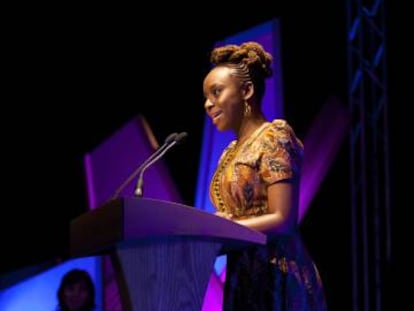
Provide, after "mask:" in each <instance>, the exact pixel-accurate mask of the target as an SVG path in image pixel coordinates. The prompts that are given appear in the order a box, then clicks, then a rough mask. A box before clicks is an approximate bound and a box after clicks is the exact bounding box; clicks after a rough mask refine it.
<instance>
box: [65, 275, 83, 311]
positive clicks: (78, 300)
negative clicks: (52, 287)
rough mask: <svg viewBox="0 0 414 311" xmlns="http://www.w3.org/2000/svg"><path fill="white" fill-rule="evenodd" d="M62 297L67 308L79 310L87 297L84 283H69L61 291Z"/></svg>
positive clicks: (74, 310) (73, 310) (72, 310)
mask: <svg viewBox="0 0 414 311" xmlns="http://www.w3.org/2000/svg"><path fill="white" fill-rule="evenodd" d="M63 297H64V300H65V302H66V306H67V307H68V309H69V310H71V311H77V310H80V309H81V308H82V307H83V306H84V305H85V303H86V302H87V300H88V298H89V293H88V289H87V286H86V284H85V283H84V282H78V283H74V284H71V285H69V286H68V287H66V288H65V290H64V291H63Z"/></svg>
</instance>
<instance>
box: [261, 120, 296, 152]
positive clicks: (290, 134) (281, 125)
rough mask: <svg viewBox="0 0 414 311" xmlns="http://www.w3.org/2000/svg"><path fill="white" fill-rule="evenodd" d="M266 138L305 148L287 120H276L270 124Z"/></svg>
mask: <svg viewBox="0 0 414 311" xmlns="http://www.w3.org/2000/svg"><path fill="white" fill-rule="evenodd" d="M266 136H267V138H268V139H270V140H271V141H278V142H279V143H284V142H291V143H293V144H294V145H296V147H297V148H300V149H301V148H303V143H302V141H301V140H300V139H299V138H298V137H297V135H296V133H295V131H294V129H293V128H292V126H291V125H290V124H289V122H288V121H287V120H285V119H274V120H272V121H271V122H270V124H269V126H268V130H267V133H266Z"/></svg>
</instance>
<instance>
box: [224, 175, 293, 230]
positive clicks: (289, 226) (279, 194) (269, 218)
mask: <svg viewBox="0 0 414 311" xmlns="http://www.w3.org/2000/svg"><path fill="white" fill-rule="evenodd" d="M267 194H268V204H269V213H268V214H264V215H260V216H255V217H251V218H248V219H240V220H237V219H234V221H235V222H237V223H239V224H241V225H243V226H246V227H249V228H251V229H254V230H258V231H261V232H263V233H277V234H289V233H292V232H294V231H295V229H296V224H297V216H298V203H299V202H298V201H299V200H298V197H299V193H298V186H297V184H296V183H293V182H292V181H290V180H289V181H286V180H285V181H280V182H276V183H274V184H272V185H270V186H269V187H268V188H267ZM227 218H231V217H227Z"/></svg>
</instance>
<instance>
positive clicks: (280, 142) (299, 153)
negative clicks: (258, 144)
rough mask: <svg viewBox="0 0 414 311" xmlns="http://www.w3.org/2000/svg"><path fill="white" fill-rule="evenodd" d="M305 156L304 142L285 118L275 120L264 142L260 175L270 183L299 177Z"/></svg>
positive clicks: (266, 182)
mask: <svg viewBox="0 0 414 311" xmlns="http://www.w3.org/2000/svg"><path fill="white" fill-rule="evenodd" d="M302 158H303V144H302V142H301V141H300V140H299V139H298V138H297V137H296V135H295V133H294V131H293V130H292V128H291V127H290V126H289V124H288V123H287V122H286V121H285V120H281V119H277V120H274V121H273V122H272V124H271V126H270V127H269V129H268V131H266V133H265V136H264V137H263V142H262V154H261V161H260V175H261V178H262V179H263V181H264V182H265V184H267V185H270V184H273V183H275V182H278V181H281V180H286V179H297V178H299V175H300V167H301V163H302Z"/></svg>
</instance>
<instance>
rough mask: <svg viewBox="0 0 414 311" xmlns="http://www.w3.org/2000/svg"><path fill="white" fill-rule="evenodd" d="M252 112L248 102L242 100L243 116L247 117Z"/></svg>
mask: <svg viewBox="0 0 414 311" xmlns="http://www.w3.org/2000/svg"><path fill="white" fill-rule="evenodd" d="M251 114H252V107H250V105H249V104H248V102H247V101H245V102H244V116H245V117H249V116H250V115H251Z"/></svg>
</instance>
